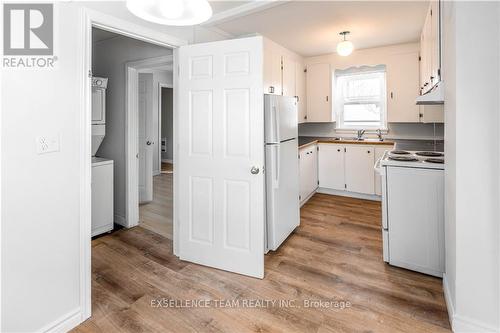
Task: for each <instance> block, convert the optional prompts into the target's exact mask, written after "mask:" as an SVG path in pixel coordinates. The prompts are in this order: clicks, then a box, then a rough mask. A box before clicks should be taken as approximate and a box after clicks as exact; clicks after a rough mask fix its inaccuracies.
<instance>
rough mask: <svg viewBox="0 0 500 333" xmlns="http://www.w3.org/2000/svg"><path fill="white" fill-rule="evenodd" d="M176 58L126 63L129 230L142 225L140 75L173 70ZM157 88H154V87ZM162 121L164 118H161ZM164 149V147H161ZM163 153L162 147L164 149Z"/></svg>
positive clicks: (126, 225)
mask: <svg viewBox="0 0 500 333" xmlns="http://www.w3.org/2000/svg"><path fill="white" fill-rule="evenodd" d="M173 61H174V56H173V55H167V56H161V57H154V58H147V59H142V60H138V61H131V62H127V63H126V64H125V71H126V73H125V80H126V81H125V82H126V86H127V91H126V101H127V103H126V111H125V112H126V116H125V129H126V130H125V133H126V135H125V160H126V161H127V162H126V163H127V166H126V168H125V170H126V171H125V184H126V189H127V190H126V195H125V198H126V199H125V200H126V208H125V221H124V224H125V227H126V228H131V227H135V226H136V225H138V224H139V191H138V188H139V165H138V160H137V154H138V152H139V142H138V139H137V138H138V135H139V105H138V94H139V85H138V80H139V73H141V72H142V70H150V69H152V68H162V69H165V68H167V69H173ZM153 89H154V88H153ZM158 120H159V121H160V120H161V118H160V117H158ZM160 146H161V145H160ZM160 150H161V148H160Z"/></svg>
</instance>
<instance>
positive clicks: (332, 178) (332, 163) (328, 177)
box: [318, 144, 345, 190]
mask: <svg viewBox="0 0 500 333" xmlns="http://www.w3.org/2000/svg"><path fill="white" fill-rule="evenodd" d="M318 147H319V151H318V178H319V186H320V187H323V188H328V189H334V190H344V187H345V178H344V147H343V146H341V145H337V144H320V145H318Z"/></svg>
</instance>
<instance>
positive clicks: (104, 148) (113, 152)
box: [92, 36, 172, 222]
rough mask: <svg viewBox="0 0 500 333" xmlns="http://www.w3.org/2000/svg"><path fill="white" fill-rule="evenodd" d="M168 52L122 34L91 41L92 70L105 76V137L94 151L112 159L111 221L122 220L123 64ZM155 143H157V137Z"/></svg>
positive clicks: (124, 83)
mask: <svg viewBox="0 0 500 333" xmlns="http://www.w3.org/2000/svg"><path fill="white" fill-rule="evenodd" d="M169 54H172V50H170V49H166V48H163V47H160V46H157V45H153V44H148V43H145V42H142V41H139V40H135V39H132V38H127V37H122V36H119V37H116V38H112V39H108V40H105V41H102V42H98V43H94V48H93V57H92V71H93V73H94V75H96V76H103V77H107V78H109V81H108V89H107V91H106V137H105V138H104V141H103V143H102V145H101V147H100V148H99V150H98V152H97V154H96V155H97V156H101V157H106V158H110V159H112V160H114V164H115V168H114V206H115V207H114V208H115V222H120V221H124V219H125V208H126V201H125V200H126V195H125V194H126V182H125V180H126V179H125V167H126V161H125V133H126V130H125V116H126V115H125V111H126V82H125V80H126V74H125V64H126V63H127V62H130V61H137V60H142V59H146V58H154V57H160V56H165V55H169ZM155 143H156V144H159V142H158V140H156V142H155ZM155 150H157V149H155Z"/></svg>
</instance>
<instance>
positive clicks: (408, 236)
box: [375, 150, 445, 277]
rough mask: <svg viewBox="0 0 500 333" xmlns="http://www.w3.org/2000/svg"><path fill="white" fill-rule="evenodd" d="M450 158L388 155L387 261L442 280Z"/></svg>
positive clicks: (381, 167)
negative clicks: (447, 160)
mask: <svg viewBox="0 0 500 333" xmlns="http://www.w3.org/2000/svg"><path fill="white" fill-rule="evenodd" d="M444 167H445V164H444V154H443V153H437V152H418V151H398V150H392V151H386V152H385V154H384V155H383V156H382V158H380V159H379V160H378V161H377V163H376V164H375V170H376V171H377V172H378V173H379V174H380V176H381V178H382V179H381V184H382V240H383V259H384V261H386V262H388V263H389V264H390V265H393V266H399V267H403V268H406V269H410V270H414V271H417V272H421V273H425V274H430V275H434V276H438V277H441V276H442V274H443V272H444Z"/></svg>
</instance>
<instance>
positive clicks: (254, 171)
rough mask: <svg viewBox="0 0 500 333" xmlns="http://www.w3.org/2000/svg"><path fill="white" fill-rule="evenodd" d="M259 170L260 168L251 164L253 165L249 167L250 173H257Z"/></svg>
mask: <svg viewBox="0 0 500 333" xmlns="http://www.w3.org/2000/svg"><path fill="white" fill-rule="evenodd" d="M259 171H260V170H259V168H257V167H255V166H253V167H252V168H251V169H250V173H251V174H252V175H256V174H258V173H259Z"/></svg>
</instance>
